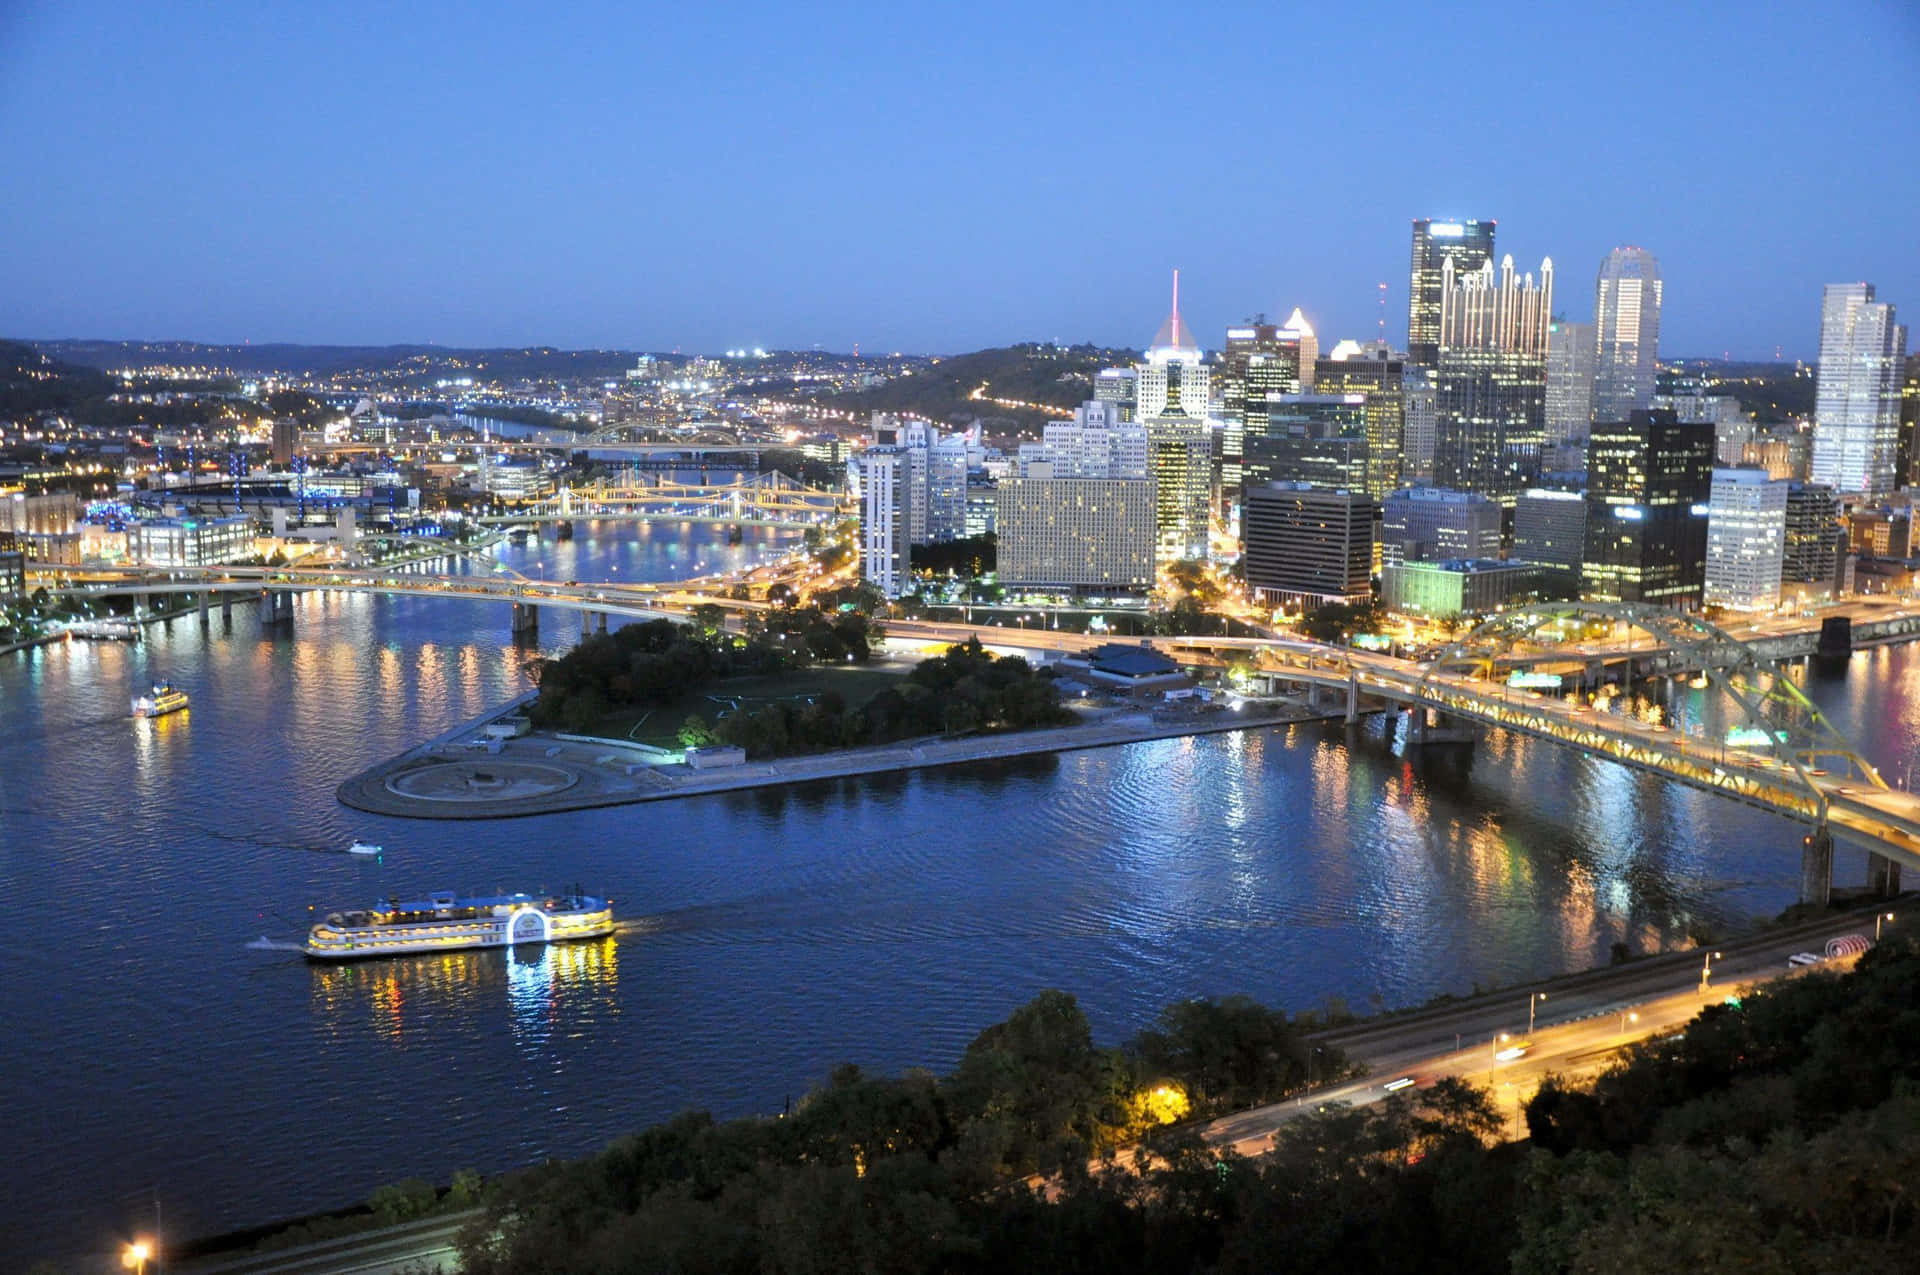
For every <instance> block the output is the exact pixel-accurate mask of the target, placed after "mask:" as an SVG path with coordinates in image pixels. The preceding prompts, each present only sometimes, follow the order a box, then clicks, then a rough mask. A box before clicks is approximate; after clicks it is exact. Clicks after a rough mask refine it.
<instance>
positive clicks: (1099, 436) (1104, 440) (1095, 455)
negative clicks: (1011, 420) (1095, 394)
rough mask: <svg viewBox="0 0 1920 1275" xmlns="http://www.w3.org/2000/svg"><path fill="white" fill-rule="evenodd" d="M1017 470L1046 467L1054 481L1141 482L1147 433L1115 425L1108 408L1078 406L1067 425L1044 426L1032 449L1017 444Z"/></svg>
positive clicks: (1141, 427) (1091, 404)
mask: <svg viewBox="0 0 1920 1275" xmlns="http://www.w3.org/2000/svg"><path fill="white" fill-rule="evenodd" d="M1019 463H1020V470H1019V472H1020V473H1022V474H1026V473H1028V472H1029V470H1030V469H1031V468H1032V466H1034V465H1036V464H1044V465H1049V466H1051V467H1052V469H1051V472H1052V474H1053V476H1054V477H1056V478H1145V477H1146V476H1147V429H1146V426H1144V425H1137V424H1130V423H1127V422H1124V421H1122V420H1120V419H1119V412H1118V411H1117V410H1116V409H1115V407H1114V405H1113V404H1110V403H1102V402H1098V401H1094V402H1089V403H1082V404H1081V405H1080V406H1079V407H1077V408H1075V409H1074V412H1073V419H1072V420H1070V421H1048V422H1047V424H1046V427H1045V428H1044V429H1043V430H1042V431H1041V435H1040V441H1039V442H1037V443H1022V444H1020V462H1019Z"/></svg>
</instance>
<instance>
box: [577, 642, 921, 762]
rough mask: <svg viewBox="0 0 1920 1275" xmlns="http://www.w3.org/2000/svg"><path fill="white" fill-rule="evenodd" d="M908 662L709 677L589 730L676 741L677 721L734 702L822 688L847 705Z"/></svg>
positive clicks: (892, 679) (749, 706)
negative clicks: (700, 686) (695, 687)
mask: <svg viewBox="0 0 1920 1275" xmlns="http://www.w3.org/2000/svg"><path fill="white" fill-rule="evenodd" d="M912 668H913V666H912V665H911V664H904V663H902V664H887V665H879V666H875V665H857V664H856V665H850V666H847V667H844V668H843V667H840V666H838V665H824V666H814V667H809V668H802V669H795V670H793V671H792V672H788V673H775V674H769V675H767V676H764V677H732V678H728V679H726V680H725V681H721V682H715V683H714V684H713V685H712V686H710V687H708V688H707V689H706V690H704V691H695V692H692V693H690V694H685V695H682V696H680V698H678V699H676V700H673V701H672V702H670V703H666V704H658V705H654V706H653V707H650V708H646V707H643V708H628V709H622V710H621V711H620V712H617V713H609V714H607V715H606V716H605V717H603V718H601V719H600V720H599V722H598V723H596V724H595V726H594V728H593V730H592V731H591V732H590V733H591V734H594V735H598V736H601V737H602V738H604V739H623V740H627V741H629V742H631V743H635V744H650V745H652V746H653V747H655V748H672V749H677V748H679V747H680V727H681V725H682V724H683V723H684V722H685V721H686V720H687V718H689V717H692V716H699V717H702V718H704V719H706V723H707V725H708V726H712V725H713V724H714V723H715V722H716V721H718V720H719V718H720V715H721V714H722V713H725V712H730V711H732V708H733V706H734V705H735V704H738V705H739V706H740V707H741V708H743V709H746V710H749V711H751V710H753V709H756V708H761V707H764V706H765V705H767V704H770V703H772V702H773V701H775V700H780V699H794V700H804V699H811V698H813V697H814V696H817V695H821V694H824V693H825V692H827V691H838V692H839V693H840V698H841V699H843V700H845V701H846V702H847V704H848V705H849V706H855V707H857V706H858V705H861V704H864V703H866V702H867V700H868V699H870V698H871V697H872V696H873V695H874V694H875V693H877V692H879V691H881V690H883V689H885V688H886V687H888V686H893V685H896V684H897V683H898V682H899V680H900V679H901V678H903V677H905V676H906V675H907V674H908V673H909V672H911V671H912Z"/></svg>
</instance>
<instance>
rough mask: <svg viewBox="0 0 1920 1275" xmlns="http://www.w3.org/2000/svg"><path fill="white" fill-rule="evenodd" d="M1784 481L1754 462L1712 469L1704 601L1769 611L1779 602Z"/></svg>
mask: <svg viewBox="0 0 1920 1275" xmlns="http://www.w3.org/2000/svg"><path fill="white" fill-rule="evenodd" d="M1786 535H1787V483H1786V482H1784V481H1781V480H1778V479H1771V478H1768V477H1767V471H1766V470H1764V469H1760V468H1757V467H1748V466H1739V467H1726V468H1717V469H1715V470H1714V471H1713V494H1712V496H1711V497H1710V498H1709V499H1708V501H1707V575H1706V588H1705V593H1704V600H1705V602H1706V604H1707V605H1708V606H1720V607H1726V608H1727V609H1729V610H1732V611H1771V610H1773V609H1774V608H1775V607H1776V606H1778V605H1779V604H1780V569H1781V564H1782V561H1783V555H1784V551H1785V547H1786Z"/></svg>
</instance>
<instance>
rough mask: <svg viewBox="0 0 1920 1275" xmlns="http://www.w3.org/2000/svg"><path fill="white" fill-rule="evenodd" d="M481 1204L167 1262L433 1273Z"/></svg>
mask: <svg viewBox="0 0 1920 1275" xmlns="http://www.w3.org/2000/svg"><path fill="white" fill-rule="evenodd" d="M479 1214H480V1210H478V1209H470V1210H467V1211H465V1212H461V1213H454V1214H449V1215H447V1216H446V1217H435V1218H426V1219H424V1220H422V1221H418V1222H407V1223H404V1224H402V1225H400V1226H393V1227H387V1228H385V1229H383V1230H378V1231H365V1232H362V1233H360V1234H358V1235H349V1236H345V1237H343V1238H341V1239H337V1240H326V1241H323V1242H321V1243H319V1244H307V1245H303V1246H301V1247H300V1248H290V1249H286V1250H284V1251H282V1252H278V1253H260V1254H253V1255H249V1256H246V1257H233V1258H225V1259H212V1260H209V1261H205V1262H198V1261H186V1262H173V1263H169V1264H168V1269H169V1270H170V1271H174V1272H178V1275H431V1273H432V1272H436V1271H438V1272H446V1273H448V1275H451V1272H453V1271H456V1270H458V1269H459V1267H458V1265H457V1263H456V1262H455V1260H454V1252H453V1237H454V1235H455V1234H456V1233H457V1232H458V1231H459V1230H460V1228H461V1227H462V1226H465V1225H466V1224H467V1223H468V1222H469V1221H471V1220H472V1219H473V1218H475V1217H478V1216H479Z"/></svg>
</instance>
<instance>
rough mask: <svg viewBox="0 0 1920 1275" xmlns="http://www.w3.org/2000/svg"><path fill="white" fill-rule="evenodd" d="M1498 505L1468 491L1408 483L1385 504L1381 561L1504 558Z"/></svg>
mask: <svg viewBox="0 0 1920 1275" xmlns="http://www.w3.org/2000/svg"><path fill="white" fill-rule="evenodd" d="M1500 518H1501V512H1500V506H1498V505H1496V504H1494V503H1493V502H1492V501H1491V500H1488V499H1487V498H1486V497H1485V496H1482V495H1479V494H1477V493H1474V492H1470V491H1448V490H1447V489H1446V488H1445V487H1408V488H1405V489H1404V490H1401V491H1396V492H1394V493H1392V494H1391V495H1389V496H1388V497H1387V498H1386V500H1384V501H1383V502H1381V518H1380V560H1381V562H1382V563H1384V564H1387V565H1392V564H1394V563H1398V562H1439V561H1443V560H1446V559H1449V558H1497V557H1499V556H1500Z"/></svg>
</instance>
